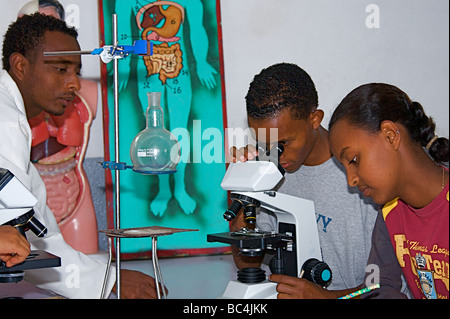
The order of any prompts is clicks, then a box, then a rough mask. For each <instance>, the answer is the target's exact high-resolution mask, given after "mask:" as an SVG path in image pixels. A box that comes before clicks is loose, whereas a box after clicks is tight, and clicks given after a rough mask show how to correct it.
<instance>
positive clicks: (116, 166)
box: [102, 161, 133, 171]
mask: <svg viewBox="0 0 450 319" xmlns="http://www.w3.org/2000/svg"><path fill="white" fill-rule="evenodd" d="M102 167H103V168H105V169H110V170H120V171H122V170H125V169H127V168H133V166H131V165H127V163H125V162H119V163H117V162H113V161H106V162H102Z"/></svg>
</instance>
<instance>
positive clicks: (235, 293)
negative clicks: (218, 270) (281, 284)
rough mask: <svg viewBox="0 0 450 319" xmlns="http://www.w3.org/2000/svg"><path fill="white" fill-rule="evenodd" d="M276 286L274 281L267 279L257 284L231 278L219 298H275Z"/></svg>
mask: <svg viewBox="0 0 450 319" xmlns="http://www.w3.org/2000/svg"><path fill="white" fill-rule="evenodd" d="M276 287H277V284H276V283H274V282H271V281H269V280H267V279H266V280H264V281H263V282H260V283H257V284H246V283H242V282H240V281H237V280H232V281H230V282H229V283H228V286H227V288H226V289H225V292H224V293H223V296H222V297H221V298H220V299H276V298H277V294H278V292H277V290H276Z"/></svg>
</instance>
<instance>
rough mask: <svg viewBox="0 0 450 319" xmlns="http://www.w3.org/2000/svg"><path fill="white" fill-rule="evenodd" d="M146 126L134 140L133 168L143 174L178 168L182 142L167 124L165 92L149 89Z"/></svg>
mask: <svg viewBox="0 0 450 319" xmlns="http://www.w3.org/2000/svg"><path fill="white" fill-rule="evenodd" d="M147 95H148V108H147V114H146V118H147V124H146V128H145V129H144V130H142V131H141V132H139V133H138V134H137V135H136V137H135V138H134V140H133V142H132V143H131V147H130V157H131V162H132V163H133V170H134V171H136V172H139V173H142V174H169V173H174V172H176V166H177V164H178V162H179V160H180V146H179V144H178V141H177V139H176V137H175V136H174V135H173V134H172V133H170V132H169V131H168V130H166V129H165V128H164V112H163V110H162V108H161V92H149V93H147Z"/></svg>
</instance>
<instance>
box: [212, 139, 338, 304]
mask: <svg viewBox="0 0 450 319" xmlns="http://www.w3.org/2000/svg"><path fill="white" fill-rule="evenodd" d="M282 151H283V148H282V146H281V145H279V146H278V154H277V156H276V158H275V160H274V159H273V156H272V157H270V153H269V151H267V152H266V153H265V152H264V151H261V150H259V154H261V153H263V156H259V158H257V160H256V161H247V162H237V163H230V165H229V167H228V169H227V171H226V173H225V176H224V178H223V180H222V183H221V187H222V188H223V189H224V190H228V191H231V195H230V197H231V199H232V203H231V205H230V207H229V208H228V209H227V211H226V212H225V213H224V218H225V219H226V220H228V221H231V220H232V219H233V218H235V217H236V215H237V214H238V212H239V211H240V210H241V209H242V208H243V209H244V220H245V221H246V223H248V224H249V225H252V224H255V222H256V210H257V209H258V208H259V209H265V210H269V211H271V212H273V213H274V214H275V216H276V218H277V230H276V231H272V232H262V231H259V230H258V229H247V228H242V229H240V230H238V231H234V232H227V233H218V234H210V235H207V241H208V242H222V243H228V244H231V245H234V246H237V247H238V248H239V250H240V253H241V254H242V255H244V256H261V255H262V254H263V253H264V252H266V251H269V250H275V257H273V258H272V260H271V261H270V264H269V267H270V271H271V272H272V273H273V274H284V275H289V276H293V277H301V278H305V279H307V280H310V281H312V282H315V283H317V284H319V285H321V286H327V285H328V284H329V283H330V282H331V278H332V273H331V269H330V268H329V267H328V265H327V264H326V263H324V262H323V261H321V260H322V254H321V250H320V243H319V235H318V231H317V224H316V217H315V213H314V203H313V202H312V201H310V200H306V199H302V198H298V197H294V196H289V195H286V194H282V193H278V192H276V191H273V190H272V189H273V188H274V187H275V186H276V185H277V184H278V182H279V181H280V180H281V179H282V178H283V176H284V169H283V168H282V167H281V166H280V165H277V164H278V158H279V155H281V152H282ZM264 153H265V154H264ZM276 296H277V291H276V283H273V282H270V281H269V280H268V279H267V278H266V275H265V271H264V270H262V269H260V268H245V269H241V270H239V271H238V275H237V280H232V281H230V282H229V284H228V286H227V288H226V290H225V292H224V294H223V296H222V298H233V299H234V298H241V299H271V298H276Z"/></svg>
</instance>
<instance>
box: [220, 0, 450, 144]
mask: <svg viewBox="0 0 450 319" xmlns="http://www.w3.org/2000/svg"><path fill="white" fill-rule="evenodd" d="M370 4H376V5H377V8H378V9H379V28H368V26H367V25H366V19H367V20H369V21H368V22H375V23H376V22H377V21H376V20H372V19H371V18H372V17H375V16H374V14H376V12H375V11H372V10H369V12H366V8H367V7H368V6H369V5H370ZM371 8H372V7H369V8H368V9H371ZM221 11H222V29H223V31H222V32H223V48H224V60H225V83H226V103H227V110H228V126H229V127H231V128H236V127H241V128H246V127H247V122H246V112H245V99H244V98H245V95H246V94H247V90H248V86H249V84H250V82H251V80H252V79H253V77H254V75H256V74H258V73H259V72H260V71H261V70H262V69H263V68H265V67H268V66H270V65H272V64H275V63H278V62H291V63H296V64H298V65H299V66H300V67H302V68H303V69H305V70H306V71H307V72H308V73H309V74H310V75H311V77H312V79H313V81H314V82H315V84H316V88H317V91H318V94H319V106H320V108H321V109H323V110H324V111H325V114H326V116H325V119H324V122H323V125H324V126H325V127H328V121H329V118H330V117H331V114H332V112H333V110H334V108H335V107H336V106H337V104H339V102H340V101H341V100H342V98H343V97H344V96H345V95H346V94H347V93H349V92H350V91H351V90H352V89H354V88H355V87H357V86H359V85H361V84H364V83H368V82H387V83H390V84H394V85H396V86H398V87H400V88H401V89H402V90H404V91H405V92H406V93H407V94H408V95H409V96H410V97H411V98H412V99H413V100H416V101H418V102H420V103H421V104H422V105H423V107H424V108H425V110H426V112H427V113H428V114H429V115H431V116H433V117H434V119H435V121H436V122H437V132H438V134H440V135H443V136H446V137H448V136H449V1H447V0H427V1H423V0H395V1H392V0H369V1H366V0H340V1H338V0H277V1H272V0H222V1H221ZM375 18H376V17H375ZM368 25H369V26H371V24H370V23H369V24H368ZM230 143H231V141H230Z"/></svg>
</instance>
